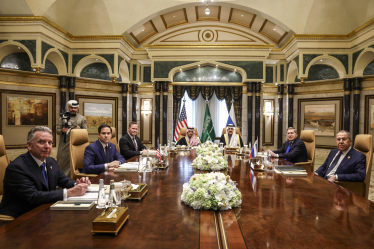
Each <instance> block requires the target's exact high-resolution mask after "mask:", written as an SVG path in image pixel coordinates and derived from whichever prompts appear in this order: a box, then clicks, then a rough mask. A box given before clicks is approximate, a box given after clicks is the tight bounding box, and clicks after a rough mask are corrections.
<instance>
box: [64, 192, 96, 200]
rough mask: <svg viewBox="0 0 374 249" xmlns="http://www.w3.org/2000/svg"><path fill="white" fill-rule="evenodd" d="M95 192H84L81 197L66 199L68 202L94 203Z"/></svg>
mask: <svg viewBox="0 0 374 249" xmlns="http://www.w3.org/2000/svg"><path fill="white" fill-rule="evenodd" d="M96 200H97V192H86V193H84V195H82V196H71V197H68V201H96Z"/></svg>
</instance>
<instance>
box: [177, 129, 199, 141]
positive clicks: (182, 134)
mask: <svg viewBox="0 0 374 249" xmlns="http://www.w3.org/2000/svg"><path fill="white" fill-rule="evenodd" d="M194 130H195V135H196V137H197V138H198V139H199V141H200V137H199V134H198V133H197V129H196V128H194ZM186 132H187V127H182V129H180V131H179V136H178V140H177V142H178V141H179V140H180V139H181V138H182V137H186Z"/></svg>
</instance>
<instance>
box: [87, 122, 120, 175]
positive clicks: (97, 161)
mask: <svg viewBox="0 0 374 249" xmlns="http://www.w3.org/2000/svg"><path fill="white" fill-rule="evenodd" d="M98 132H99V134H98V137H99V139H98V140H97V141H96V142H94V143H92V144H90V145H88V146H87V147H86V150H85V151H84V159H83V166H84V167H83V169H82V173H86V174H97V175H98V174H101V173H103V172H105V171H113V170H114V169H115V168H118V166H119V165H120V164H122V163H125V159H124V158H123V157H122V156H121V155H120V154H119V153H118V151H117V149H116V146H115V145H114V144H112V143H110V142H109V141H110V139H111V138H112V128H111V127H110V126H109V125H100V126H99V128H98Z"/></svg>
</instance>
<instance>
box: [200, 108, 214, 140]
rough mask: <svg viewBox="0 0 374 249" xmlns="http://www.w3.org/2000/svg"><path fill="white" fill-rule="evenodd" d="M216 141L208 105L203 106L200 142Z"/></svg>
mask: <svg viewBox="0 0 374 249" xmlns="http://www.w3.org/2000/svg"><path fill="white" fill-rule="evenodd" d="M214 140H216V132H215V131H214V126H213V120H212V116H211V115H210V111H209V106H208V103H206V106H205V115H204V123H203V134H202V135H201V142H202V143H204V142H206V141H212V142H214Z"/></svg>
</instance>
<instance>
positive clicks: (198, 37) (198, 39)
mask: <svg viewBox="0 0 374 249" xmlns="http://www.w3.org/2000/svg"><path fill="white" fill-rule="evenodd" d="M194 32H197V40H190V41H168V40H169V39H171V38H173V37H176V36H180V35H184V34H189V33H194ZM200 32H201V31H200V30H192V31H187V32H183V33H180V34H177V35H173V36H170V37H168V38H165V39H164V40H162V41H160V42H201V40H200Z"/></svg>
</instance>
